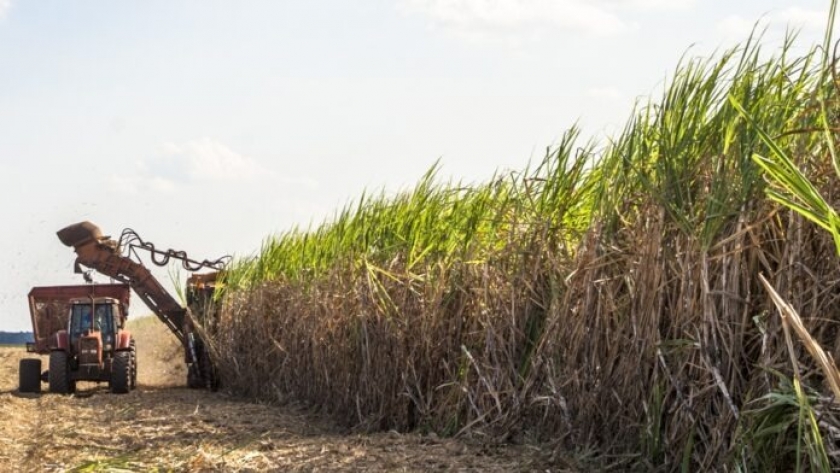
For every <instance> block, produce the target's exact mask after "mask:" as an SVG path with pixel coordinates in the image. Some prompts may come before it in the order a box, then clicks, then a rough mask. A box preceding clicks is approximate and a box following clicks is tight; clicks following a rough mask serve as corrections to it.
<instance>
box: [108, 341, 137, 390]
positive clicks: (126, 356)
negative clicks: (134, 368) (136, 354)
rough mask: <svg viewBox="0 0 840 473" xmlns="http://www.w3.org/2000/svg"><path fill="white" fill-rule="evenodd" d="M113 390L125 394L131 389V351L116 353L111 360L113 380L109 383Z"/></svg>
mask: <svg viewBox="0 0 840 473" xmlns="http://www.w3.org/2000/svg"><path fill="white" fill-rule="evenodd" d="M108 384H109V386H110V387H111V392H112V393H115V394H125V393H127V392H129V391H131V351H128V350H126V351H118V352H116V353H114V359H113V361H112V362H111V381H110V382H109V383H108Z"/></svg>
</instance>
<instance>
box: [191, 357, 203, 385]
mask: <svg viewBox="0 0 840 473" xmlns="http://www.w3.org/2000/svg"><path fill="white" fill-rule="evenodd" d="M187 387H188V388H190V389H201V388H203V387H204V384H203V383H202V382H201V374H200V373H199V372H198V364H197V363H192V364H190V365H189V366H187Z"/></svg>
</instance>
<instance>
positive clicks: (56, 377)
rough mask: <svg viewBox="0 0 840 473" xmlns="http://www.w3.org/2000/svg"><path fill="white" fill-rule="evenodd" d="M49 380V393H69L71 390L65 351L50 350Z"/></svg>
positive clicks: (68, 365)
mask: <svg viewBox="0 0 840 473" xmlns="http://www.w3.org/2000/svg"><path fill="white" fill-rule="evenodd" d="M49 382H50V392H51V393H56V394H70V392H71V391H72V389H71V388H72V384H71V383H70V364H69V363H68V360H67V352H66V351H63V350H56V351H53V352H50V372H49Z"/></svg>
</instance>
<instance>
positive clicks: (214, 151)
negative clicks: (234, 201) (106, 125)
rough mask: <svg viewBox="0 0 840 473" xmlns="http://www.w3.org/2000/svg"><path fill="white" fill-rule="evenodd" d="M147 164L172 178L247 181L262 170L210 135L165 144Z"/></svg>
mask: <svg viewBox="0 0 840 473" xmlns="http://www.w3.org/2000/svg"><path fill="white" fill-rule="evenodd" d="M148 164H149V165H151V166H153V167H154V169H151V171H152V172H153V173H155V174H157V175H160V176H161V177H164V178H166V179H170V180H174V181H215V182H231V181H248V180H251V179H254V178H255V177H258V176H259V175H260V174H261V173H262V172H263V169H262V167H261V166H260V165H259V163H257V162H256V161H255V160H253V159H252V158H249V157H247V156H244V155H242V154H239V153H237V152H235V151H233V150H231V149H230V148H228V147H227V146H225V145H224V144H222V143H219V142H218V141H215V140H212V139H210V138H201V139H198V140H193V141H188V142H186V143H183V144H175V143H165V144H164V145H163V146H161V148H160V152H159V155H158V156H156V157H155V158H154V159H153V160H150V162H149V163H148Z"/></svg>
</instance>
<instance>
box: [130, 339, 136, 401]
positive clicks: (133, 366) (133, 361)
mask: <svg viewBox="0 0 840 473" xmlns="http://www.w3.org/2000/svg"><path fill="white" fill-rule="evenodd" d="M130 346H131V389H136V388H137V344H136V343H134V339H133V338H132V339H131V344H130Z"/></svg>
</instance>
